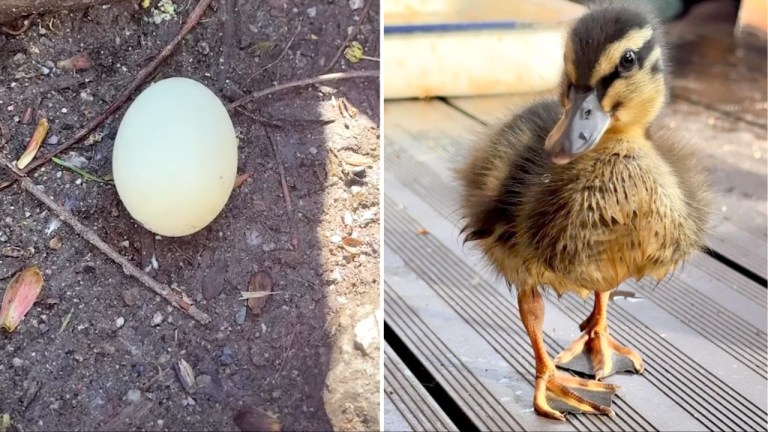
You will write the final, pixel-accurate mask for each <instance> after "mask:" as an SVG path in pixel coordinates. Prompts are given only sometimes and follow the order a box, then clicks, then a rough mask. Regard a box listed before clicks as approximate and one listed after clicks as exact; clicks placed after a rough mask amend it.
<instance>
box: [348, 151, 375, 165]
mask: <svg viewBox="0 0 768 432" xmlns="http://www.w3.org/2000/svg"><path fill="white" fill-rule="evenodd" d="M343 157H344V162H346V163H348V164H349V165H352V166H366V165H371V164H372V163H373V159H371V158H369V157H368V156H363V155H359V154H357V153H346V154H344V156H343Z"/></svg>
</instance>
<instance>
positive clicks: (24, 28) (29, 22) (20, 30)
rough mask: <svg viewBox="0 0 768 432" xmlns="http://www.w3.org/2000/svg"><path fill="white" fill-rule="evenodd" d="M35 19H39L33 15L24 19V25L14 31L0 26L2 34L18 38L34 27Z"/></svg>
mask: <svg viewBox="0 0 768 432" xmlns="http://www.w3.org/2000/svg"><path fill="white" fill-rule="evenodd" d="M35 18H37V15H34V14H32V15H30V16H28V17H27V18H25V19H24V23H23V24H22V25H21V26H20V27H19V28H17V29H12V28H10V27H7V26H0V32H2V33H5V34H9V35H11V36H18V35H20V34H22V33H24V32H25V31H27V30H28V29H29V26H30V25H32V20H33V19H35Z"/></svg>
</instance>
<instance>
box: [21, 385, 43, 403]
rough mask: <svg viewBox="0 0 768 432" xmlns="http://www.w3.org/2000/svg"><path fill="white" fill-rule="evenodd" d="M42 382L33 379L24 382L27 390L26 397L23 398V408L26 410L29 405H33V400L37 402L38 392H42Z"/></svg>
mask: <svg viewBox="0 0 768 432" xmlns="http://www.w3.org/2000/svg"><path fill="white" fill-rule="evenodd" d="M42 384H43V383H42V382H40V381H38V380H36V379H31V380H29V381H26V382H24V387H25V388H26V390H25V391H24V396H22V398H21V406H23V407H24V408H25V409H26V408H27V407H28V406H29V404H31V403H32V401H33V400H35V396H37V392H39V391H40V387H42Z"/></svg>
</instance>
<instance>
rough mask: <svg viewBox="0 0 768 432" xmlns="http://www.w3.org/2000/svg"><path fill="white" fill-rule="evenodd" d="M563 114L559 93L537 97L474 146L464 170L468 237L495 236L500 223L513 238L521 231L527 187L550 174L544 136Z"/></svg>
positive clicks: (462, 170)
mask: <svg viewBox="0 0 768 432" xmlns="http://www.w3.org/2000/svg"><path fill="white" fill-rule="evenodd" d="M561 115H562V108H561V107H560V104H559V103H558V102H557V101H555V100H554V99H545V100H542V101H539V102H536V103H534V104H533V105H531V106H529V107H528V108H526V109H525V110H523V111H522V112H520V113H518V114H516V115H515V116H513V117H512V118H511V119H510V120H509V121H507V122H506V123H504V124H503V125H502V126H501V127H500V128H499V129H497V130H496V131H494V132H493V133H492V134H491V135H490V136H489V137H488V138H487V139H486V140H485V141H483V142H481V143H480V144H479V145H477V146H476V147H475V148H474V149H472V150H471V151H470V154H469V156H468V158H467V163H466V164H465V165H464V167H463V169H461V170H460V171H459V176H460V182H461V184H462V205H463V213H464V221H465V226H464V228H463V230H462V232H463V233H464V234H465V235H466V236H465V239H466V241H473V240H481V239H486V238H489V237H491V236H492V235H494V233H496V232H497V228H498V227H499V226H500V225H501V226H504V227H506V229H505V230H504V234H503V235H506V236H508V237H510V238H509V239H508V240H511V237H514V236H515V233H514V227H513V226H514V223H515V221H516V220H517V217H518V214H519V206H520V204H521V197H522V193H523V191H525V190H527V189H528V188H529V187H530V186H532V183H533V182H534V181H536V180H535V179H539V182H540V179H541V178H542V177H543V176H544V175H546V174H547V169H548V167H549V166H550V165H551V162H550V160H549V157H548V156H547V155H546V153H545V151H544V142H545V141H546V139H547V135H549V133H550V131H551V130H552V129H553V128H554V127H555V124H556V123H557V121H558V120H559V119H560V116H561Z"/></svg>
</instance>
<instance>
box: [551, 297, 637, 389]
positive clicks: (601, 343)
mask: <svg viewBox="0 0 768 432" xmlns="http://www.w3.org/2000/svg"><path fill="white" fill-rule="evenodd" d="M609 298H610V292H609V291H608V292H601V293H598V292H596V293H595V307H594V309H593V310H592V313H591V314H589V316H588V317H587V319H585V320H584V322H582V323H581V325H579V328H580V329H581V330H582V331H583V333H582V334H581V336H579V338H578V339H576V341H575V342H573V343H572V344H571V345H570V346H569V347H568V348H566V349H565V350H563V352H561V353H560V354H559V355H558V356H557V357H555V361H554V362H555V364H563V363H567V362H568V361H570V360H571V359H573V358H574V357H575V356H577V355H578V354H581V353H582V352H583V351H584V350H587V351H588V353H589V354H590V356H591V358H592V367H593V370H594V375H595V379H598V380H599V379H601V378H603V377H606V376H609V375H611V374H612V373H613V366H614V365H613V355H614V353H616V354H618V355H621V356H624V357H627V358H629V359H630V360H631V361H632V364H633V365H634V367H635V372H637V373H642V372H643V369H644V366H643V359H642V358H641V357H640V355H639V354H638V353H637V352H635V351H634V350H633V349H631V348H627V347H625V346H623V345H620V344H619V343H618V342H616V341H615V340H614V339H613V337H611V336H610V335H609V334H608V300H609Z"/></svg>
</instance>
